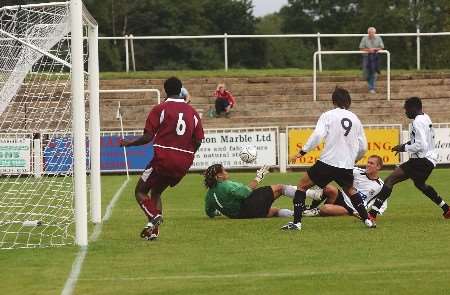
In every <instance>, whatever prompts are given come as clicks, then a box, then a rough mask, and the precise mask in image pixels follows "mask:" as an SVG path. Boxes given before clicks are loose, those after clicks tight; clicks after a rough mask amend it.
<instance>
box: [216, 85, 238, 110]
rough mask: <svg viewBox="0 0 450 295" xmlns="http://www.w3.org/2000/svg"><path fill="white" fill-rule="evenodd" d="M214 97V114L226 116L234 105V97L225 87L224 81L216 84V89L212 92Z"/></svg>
mask: <svg viewBox="0 0 450 295" xmlns="http://www.w3.org/2000/svg"><path fill="white" fill-rule="evenodd" d="M214 97H215V98H216V101H215V106H216V116H220V115H221V114H225V116H228V115H229V113H230V110H231V108H233V107H234V106H235V105H236V99H235V98H234V96H233V95H232V94H231V92H230V91H228V90H226V89H225V84H224V83H220V84H219V85H217V88H216V91H215V92H214Z"/></svg>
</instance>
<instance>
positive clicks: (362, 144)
mask: <svg viewBox="0 0 450 295" xmlns="http://www.w3.org/2000/svg"><path fill="white" fill-rule="evenodd" d="M366 152H367V138H366V134H365V132H364V128H363V127H362V125H361V124H360V128H359V136H358V154H357V155H356V162H358V161H359V160H361V159H362V158H363V157H364V155H365V154H366Z"/></svg>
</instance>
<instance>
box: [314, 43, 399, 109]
mask: <svg viewBox="0 0 450 295" xmlns="http://www.w3.org/2000/svg"><path fill="white" fill-rule="evenodd" d="M378 53H384V54H386V56H387V62H386V63H387V70H386V76H387V77H386V80H387V81H386V82H387V85H386V87H387V100H388V101H390V100H391V53H390V52H389V51H388V50H380V51H378ZM323 54H325V55H328V54H367V52H365V51H361V50H359V51H316V52H314V56H313V71H314V73H313V97H314V101H316V100H317V57H320V56H321V55H323Z"/></svg>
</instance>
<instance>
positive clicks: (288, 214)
mask: <svg viewBox="0 0 450 295" xmlns="http://www.w3.org/2000/svg"><path fill="white" fill-rule="evenodd" d="M291 216H294V211H292V210H289V209H280V210H278V217H291Z"/></svg>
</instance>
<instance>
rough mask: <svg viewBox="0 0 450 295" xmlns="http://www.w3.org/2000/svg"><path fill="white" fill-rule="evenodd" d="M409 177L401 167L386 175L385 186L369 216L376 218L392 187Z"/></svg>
mask: <svg viewBox="0 0 450 295" xmlns="http://www.w3.org/2000/svg"><path fill="white" fill-rule="evenodd" d="M408 178H409V177H408V176H407V175H406V174H405V172H404V171H403V169H402V168H401V167H397V168H395V170H394V171H392V173H391V174H390V175H389V176H388V177H386V179H385V180H384V184H383V187H382V188H381V191H380V192H379V193H378V195H377V198H376V199H375V202H374V203H373V205H372V209H371V210H370V211H369V218H370V219H372V220H375V219H376V218H377V215H378V213H379V212H380V208H381V207H382V206H383V203H384V201H386V200H387V199H388V198H389V197H390V196H391V193H392V188H393V187H394V185H395V184H396V183H399V182H402V181H404V180H406V179H408Z"/></svg>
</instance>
